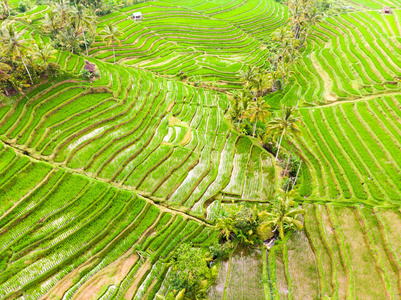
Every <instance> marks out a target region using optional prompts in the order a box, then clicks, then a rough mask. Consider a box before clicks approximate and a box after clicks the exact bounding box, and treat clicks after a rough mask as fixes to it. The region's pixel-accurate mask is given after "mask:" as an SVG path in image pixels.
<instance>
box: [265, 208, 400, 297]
mask: <svg viewBox="0 0 401 300" xmlns="http://www.w3.org/2000/svg"><path fill="white" fill-rule="evenodd" d="M305 208H306V210H307V217H306V219H305V231H304V232H299V233H297V234H295V235H293V236H292V237H291V238H290V239H288V240H287V241H285V243H284V246H283V247H282V248H280V250H276V251H270V259H269V260H270V270H272V271H273V274H272V277H273V278H276V280H274V287H273V288H274V290H275V292H274V293H275V296H276V298H278V297H280V299H325V298H324V297H326V298H327V297H331V299H399V295H400V277H399V269H400V260H399V259H400V257H399V254H400V251H399V249H400V245H399V241H400V239H399V230H398V228H399V226H400V221H401V218H400V212H399V210H398V209H395V210H393V209H385V208H372V207H370V206H364V205H355V206H348V207H344V206H337V205H331V204H328V205H319V204H308V205H306V206H305ZM273 249H276V248H273ZM281 249H282V250H281Z"/></svg>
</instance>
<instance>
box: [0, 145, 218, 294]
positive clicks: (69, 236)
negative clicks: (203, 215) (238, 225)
mask: <svg viewBox="0 0 401 300" xmlns="http://www.w3.org/2000/svg"><path fill="white" fill-rule="evenodd" d="M0 148H1V150H0V157H1V165H0V172H1V176H0V178H1V181H0V189H1V195H2V201H1V205H0V215H1V218H0V224H1V228H2V230H1V233H0V240H1V249H0V251H1V252H0V253H1V257H2V260H1V265H0V297H1V298H2V299H3V298H6V299H11V298H15V297H20V296H22V295H23V294H25V295H30V297H31V299H37V298H39V297H40V296H42V295H44V294H46V295H47V296H46V297H49V298H53V297H63V299H72V298H73V297H75V298H74V299H77V298H80V297H81V299H89V298H92V297H95V296H96V295H97V296H102V295H103V296H104V297H105V299H106V298H107V299H114V298H115V297H120V296H121V297H126V298H129V299H131V298H134V299H144V297H145V298H149V299H152V298H153V297H154V295H155V294H156V293H157V292H158V291H159V290H160V291H163V280H164V275H165V274H166V273H167V272H168V268H169V267H168V266H167V264H166V263H167V262H168V259H169V256H170V255H171V253H172V251H173V250H174V249H175V248H176V247H177V246H178V245H180V244H181V243H185V242H186V241H189V240H190V241H191V242H192V243H194V244H195V245H196V244H199V245H207V243H208V241H210V240H212V238H213V235H214V232H213V230H212V229H211V227H210V225H205V224H201V223H200V222H199V221H198V220H193V219H191V218H188V217H187V216H185V215H182V214H179V213H175V212H174V211H171V210H168V209H166V208H164V207H158V206H156V205H155V204H154V203H152V202H149V201H147V200H145V199H143V198H141V197H138V196H137V195H136V194H135V193H132V192H129V191H127V190H125V189H120V188H116V187H111V186H110V185H108V184H106V183H104V182H101V181H98V180H94V179H90V178H89V177H87V176H82V175H80V174H77V173H75V172H70V171H66V170H64V169H59V168H56V167H53V166H51V165H50V164H48V163H44V162H38V161H36V160H33V159H29V158H28V157H27V156H24V155H21V154H20V153H18V152H16V151H14V150H13V149H12V148H11V147H9V146H6V145H4V144H3V143H1V144H0ZM72 187H74V188H72ZM136 250H141V251H146V253H147V255H142V257H140V256H139V255H138V252H136ZM141 253H142V252H141ZM143 253H145V252H143ZM67 274H68V275H67ZM105 288H106V289H105ZM82 297H83V298H82Z"/></svg>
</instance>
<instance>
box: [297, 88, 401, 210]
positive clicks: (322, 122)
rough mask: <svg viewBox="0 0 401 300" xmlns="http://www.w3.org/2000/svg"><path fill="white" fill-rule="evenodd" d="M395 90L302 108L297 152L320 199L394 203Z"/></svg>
mask: <svg viewBox="0 0 401 300" xmlns="http://www.w3.org/2000/svg"><path fill="white" fill-rule="evenodd" d="M400 101H401V98H400V95H394V96H386V97H380V98H374V99H371V100H366V101H356V102H350V103H345V104H339V105H334V106H327V107H320V108H314V109H302V110H301V114H302V116H303V120H304V123H305V127H303V134H302V136H301V138H300V139H299V151H300V153H301V155H302V156H303V159H304V160H305V161H306V163H307V164H308V165H309V166H310V168H309V170H310V173H311V178H312V183H313V184H312V186H313V188H314V192H313V193H312V196H311V198H318V199H322V200H323V199H325V201H336V202H338V201H344V202H353V201H358V202H363V203H366V204H369V205H372V206H376V205H379V206H399V204H400V196H399V194H400V190H399V188H400V187H399V184H400V182H401V181H400V178H401V177H400V176H401V174H400V161H399V160H400V155H399V143H400V136H401V135H400V121H401V115H400V106H401V102H400Z"/></svg>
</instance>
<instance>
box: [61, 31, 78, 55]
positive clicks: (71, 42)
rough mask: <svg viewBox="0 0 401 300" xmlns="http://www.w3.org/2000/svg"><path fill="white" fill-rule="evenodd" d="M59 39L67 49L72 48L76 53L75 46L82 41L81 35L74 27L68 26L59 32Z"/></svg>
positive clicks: (72, 51)
mask: <svg viewBox="0 0 401 300" xmlns="http://www.w3.org/2000/svg"><path fill="white" fill-rule="evenodd" d="M58 37H59V40H60V42H61V43H62V45H63V46H65V47H66V48H67V49H68V48H71V53H74V47H75V46H76V44H78V43H81V42H82V41H80V40H79V35H78V34H77V33H76V31H75V30H74V28H67V29H66V30H63V31H61V32H60V33H59V34H58Z"/></svg>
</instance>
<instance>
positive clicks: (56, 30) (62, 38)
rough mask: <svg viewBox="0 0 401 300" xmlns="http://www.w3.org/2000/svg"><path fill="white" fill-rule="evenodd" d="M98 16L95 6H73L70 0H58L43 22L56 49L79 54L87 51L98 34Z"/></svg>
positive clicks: (52, 5) (80, 4) (79, 4)
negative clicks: (60, 48) (59, 48)
mask: <svg viewBox="0 0 401 300" xmlns="http://www.w3.org/2000/svg"><path fill="white" fill-rule="evenodd" d="M96 23H97V16H96V14H95V11H94V9H93V6H85V5H84V4H82V3H78V4H74V5H71V3H70V2H69V1H68V0H57V1H55V2H52V3H51V11H50V12H48V13H47V14H46V15H45V16H44V20H43V22H42V25H43V27H44V28H45V29H46V31H47V32H49V33H51V38H52V39H53V41H54V44H55V46H56V47H62V48H65V49H68V50H70V51H71V53H77V52H80V51H81V50H83V49H85V50H86V55H88V47H89V45H90V44H91V42H92V41H93V39H94V37H95V33H96Z"/></svg>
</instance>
